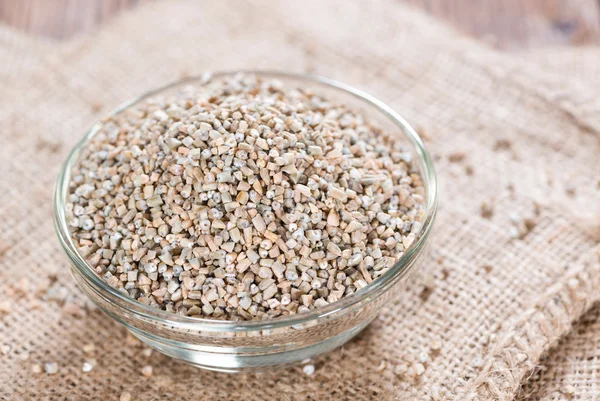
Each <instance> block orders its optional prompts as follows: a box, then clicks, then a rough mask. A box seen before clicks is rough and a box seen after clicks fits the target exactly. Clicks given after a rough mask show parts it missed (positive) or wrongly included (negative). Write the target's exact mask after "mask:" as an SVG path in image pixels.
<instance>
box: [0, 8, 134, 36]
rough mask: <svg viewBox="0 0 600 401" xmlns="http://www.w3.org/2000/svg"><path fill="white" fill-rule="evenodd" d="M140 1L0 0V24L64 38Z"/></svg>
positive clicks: (105, 19)
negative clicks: (4, 23)
mask: <svg viewBox="0 0 600 401" xmlns="http://www.w3.org/2000/svg"><path fill="white" fill-rule="evenodd" d="M139 2H140V0H0V21H3V22H6V23H7V24H9V25H12V26H15V27H17V28H20V29H23V30H24V31H27V32H31V33H33V34H37V35H41V36H47V37H51V38H56V39H64V38H68V37H71V36H73V35H74V34H76V33H79V32H84V31H89V30H90V29H92V28H94V27H96V26H97V25H99V24H101V23H103V22H106V21H107V20H108V19H109V18H111V17H112V16H114V15H115V14H117V13H118V12H120V11H123V10H126V9H128V8H131V7H133V6H134V5H136V4H137V3H139Z"/></svg>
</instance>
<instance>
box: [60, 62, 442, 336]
mask: <svg viewBox="0 0 600 401" xmlns="http://www.w3.org/2000/svg"><path fill="white" fill-rule="evenodd" d="M236 74H249V75H256V76H259V77H265V78H271V79H287V80H298V81H305V82H306V81H309V82H311V83H312V84H317V85H321V86H326V87H328V89H333V90H337V91H341V92H345V93H346V94H349V95H352V96H353V97H355V98H357V99H359V100H360V101H362V102H364V103H366V104H367V105H368V106H371V107H374V108H376V109H378V110H379V112H381V113H382V114H383V115H385V116H386V117H387V118H389V119H390V120H391V121H392V122H393V123H394V125H396V126H397V127H398V128H400V130H401V131H402V133H403V134H404V135H405V136H406V137H407V138H408V139H409V141H410V142H411V144H412V145H413V147H414V151H415V153H416V156H417V157H419V158H420V159H421V161H422V163H423V171H422V172H421V174H422V176H423V179H424V181H425V182H426V185H427V186H426V189H427V191H426V196H425V213H426V214H425V219H424V220H423V222H422V227H421V231H420V233H419V237H418V238H417V241H416V242H415V243H414V244H412V246H411V247H409V249H408V250H407V251H406V252H405V253H404V255H402V256H401V258H400V259H399V260H398V261H397V262H396V263H395V264H394V265H393V266H392V267H390V268H389V269H388V271H387V272H385V273H384V274H383V275H382V276H381V277H378V278H377V279H376V280H374V281H373V282H372V283H370V284H369V285H367V286H366V287H364V288H363V289H361V290H359V291H356V292H355V293H353V294H351V295H349V296H347V297H344V298H342V299H340V300H339V301H336V302H333V303H331V304H328V305H326V306H324V307H320V308H315V309H314V310H312V311H310V312H306V313H298V314H294V315H288V316H283V317H276V318H273V319H265V320H242V321H232V320H217V319H207V318H198V317H190V316H183V315H178V314H175V313H172V312H167V311H165V310H161V309H157V308H154V307H152V306H149V305H145V304H142V303H141V302H138V301H137V300H135V299H133V298H130V297H129V296H127V295H125V294H123V293H121V292H120V291H118V290H116V289H115V288H113V287H111V286H110V285H108V284H107V283H106V282H105V281H104V280H103V279H102V278H101V277H100V276H99V275H98V274H97V273H96V272H94V271H93V270H92V268H91V267H90V266H89V265H88V264H87V262H86V261H85V259H84V258H83V257H82V256H81V255H80V253H79V252H78V250H77V248H76V246H75V244H74V242H73V240H72V238H71V235H70V231H69V227H68V224H67V220H66V213H65V207H64V205H65V203H66V198H67V193H68V187H69V181H70V176H71V169H72V167H73V166H74V164H75V163H76V162H77V160H78V157H79V155H80V153H81V151H82V150H83V148H84V146H85V145H86V144H87V142H88V141H89V140H90V139H91V137H92V136H93V135H95V134H96V133H97V132H98V131H99V129H100V128H101V127H102V120H99V121H97V122H96V123H95V124H94V125H92V127H91V128H90V129H89V130H88V131H87V132H86V133H85V135H84V136H83V138H82V139H81V140H80V141H79V142H78V143H77V144H76V145H75V147H74V148H73V149H72V150H71V152H70V153H69V155H68V157H67V159H66V161H65V162H64V164H63V166H62V168H61V171H60V173H59V176H58V179H57V182H56V186H55V189H54V196H53V220H54V228H55V231H56V233H57V236H58V238H59V241H60V244H61V246H62V248H63V250H64V251H65V253H66V254H67V256H68V257H69V259H70V261H71V262H72V265H73V266H74V267H75V268H76V269H77V272H79V273H81V275H82V276H83V277H84V278H85V280H86V282H87V284H89V285H91V286H92V288H93V289H94V290H95V291H96V292H97V293H98V294H99V295H101V296H102V297H103V298H104V299H106V300H108V301H109V302H111V303H112V304H116V305H117V306H118V307H119V308H123V307H124V306H123V305H125V307H126V308H127V311H128V312H129V313H134V314H136V315H138V316H140V317H142V318H144V319H150V320H156V321H160V322H162V323H166V324H168V325H171V326H174V327H177V328H183V329H190V330H200V331H219V332H222V331H225V332H232V331H234V332H239V331H253V330H270V329H275V328H280V327H286V326H293V325H300V324H302V323H306V322H309V321H313V320H318V319H321V318H324V317H327V316H330V315H333V314H336V313H337V312H341V311H346V310H348V309H351V307H353V306H357V305H362V304H363V303H364V302H370V301H372V300H374V299H376V298H377V297H378V296H379V295H380V290H381V289H385V288H386V287H387V285H388V284H390V283H391V282H394V281H395V279H397V278H399V277H400V276H402V275H404V274H405V273H406V271H407V270H408V267H410V266H411V265H412V262H413V260H414V259H415V258H416V257H417V256H419V255H420V254H421V251H422V250H423V249H424V247H425V244H426V242H427V239H428V238H429V235H430V233H431V229H432V226H433V222H434V220H435V215H436V212H437V204H438V188H437V178H436V173H435V169H434V166H433V161H432V159H431V156H430V155H429V152H428V151H427V149H426V148H425V145H424V143H423V140H422V139H421V138H420V136H419V135H418V133H417V132H416V131H415V129H414V128H412V126H411V125H410V124H409V123H408V122H407V121H406V120H405V119H404V118H403V117H402V116H400V115H399V114H398V113H396V112H395V111H394V110H393V109H392V108H391V107H389V106H388V105H387V104H385V103H384V102H382V101H381V100H379V99H377V98H375V97H374V96H371V95H370V94H368V93H366V92H364V91H362V90H360V89H356V88H354V87H352V86H350V85H347V84H344V83H342V82H339V81H336V80H334V79H330V78H326V77H322V76H317V75H311V74H297V73H289V72H281V71H271V70H236V71H219V72H215V73H205V74H202V75H195V76H191V77H188V78H184V79H181V80H177V81H175V82H172V83H169V84H166V85H163V86H161V87H158V88H156V89H153V90H150V91H148V92H145V93H144V94H142V95H140V96H138V97H135V98H133V99H131V100H129V101H126V102H124V103H122V104H121V105H119V106H118V107H117V108H115V109H114V110H112V111H111V112H110V113H109V114H108V115H107V116H113V115H116V114H119V113H121V112H122V111H124V110H126V109H127V108H129V107H131V106H133V105H135V104H137V103H139V102H141V101H143V100H145V99H148V98H149V97H152V96H155V95H158V94H160V93H161V92H163V91H167V90H169V89H173V88H175V87H178V86H182V85H185V84H192V83H196V82H198V83H200V84H206V83H207V82H209V81H210V80H211V79H212V78H222V77H227V76H235V75H236Z"/></svg>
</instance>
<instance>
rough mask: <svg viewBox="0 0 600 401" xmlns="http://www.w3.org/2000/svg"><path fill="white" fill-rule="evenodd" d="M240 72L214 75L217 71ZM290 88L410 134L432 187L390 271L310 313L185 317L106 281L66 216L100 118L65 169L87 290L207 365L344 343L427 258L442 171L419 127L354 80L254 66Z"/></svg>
mask: <svg viewBox="0 0 600 401" xmlns="http://www.w3.org/2000/svg"><path fill="white" fill-rule="evenodd" d="M235 73H236V72H226V73H217V74H213V77H219V76H221V77H222V76H227V75H233V74H235ZM247 73H252V74H256V75H258V76H261V77H264V78H267V79H278V80H280V81H282V82H283V84H284V85H286V86H288V85H289V86H295V87H305V88H310V89H312V90H313V91H314V92H316V93H318V94H321V95H323V96H325V97H327V98H328V99H331V100H336V101H341V102H344V103H346V104H348V105H349V106H351V107H353V108H355V109H357V110H360V111H361V112H362V113H363V114H364V115H365V116H366V117H367V118H369V119H370V121H372V122H375V123H376V124H378V125H380V126H381V127H382V128H383V129H384V130H386V131H387V132H390V133H397V134H398V135H399V136H402V137H403V138H404V139H405V140H406V144H407V146H408V147H409V148H411V150H412V152H413V162H414V163H416V164H417V166H418V168H419V169H420V172H421V174H422V178H423V182H424V185H425V203H426V205H425V207H426V217H425V219H424V221H423V225H422V228H421V232H420V235H419V238H418V240H417V241H416V242H415V243H414V244H413V245H412V247H411V248H409V249H408V250H407V251H406V253H405V254H404V255H403V256H402V257H401V259H400V260H399V261H398V263H396V264H395V265H394V266H393V267H392V268H390V269H389V270H388V271H387V272H386V273H385V274H384V275H382V276H381V277H379V278H378V279H377V280H375V281H373V283H371V284H369V285H368V286H367V287H365V288H363V289H362V290H360V291H358V292H356V293H354V294H352V295H350V296H348V297H345V298H342V299H341V300H340V301H338V302H335V303H332V304H329V305H327V306H325V307H323V308H318V309H316V310H313V311H311V312H310V313H302V314H296V315H292V316H286V317H281V318H275V319H272V320H264V321H241V322H233V321H222V320H212V319H201V318H196V317H187V316H179V315H176V314H173V313H169V312H166V311H162V310H158V309H155V308H152V307H150V306H147V305H144V304H142V303H139V302H137V301H135V300H134V299H131V298H129V297H127V296H126V295H124V294H122V293H120V292H118V291H117V290H115V289H114V288H112V287H111V286H109V285H108V284H106V283H105V282H104V281H103V280H102V279H101V278H100V277H99V276H98V275H96V273H95V272H94V271H93V270H92V269H91V268H90V266H89V265H88V264H87V263H86V261H85V259H84V258H83V257H82V256H81V255H80V254H79V252H78V251H77V248H76V247H75V244H74V243H73V241H72V239H71V236H70V233H69V228H68V225H67V221H66V217H65V202H66V198H67V191H68V183H69V180H70V175H71V169H72V167H73V166H74V165H75V164H76V163H77V161H78V158H79V157H80V153H81V150H82V148H84V147H85V146H86V143H87V142H88V141H89V140H90V138H91V137H92V136H93V135H94V134H95V133H96V132H98V130H99V129H100V128H101V126H102V123H101V122H98V123H96V124H95V125H94V126H93V127H92V128H91V129H90V130H89V131H88V132H87V133H86V134H85V136H84V138H83V139H82V140H81V142H79V143H78V144H77V146H75V148H74V149H73V151H72V152H71V154H70V155H69V157H68V159H67V161H66V162H65V164H64V167H63V168H62V171H61V172H60V175H59V177H58V182H57V184H56V189H55V194H54V205H53V206H54V225H55V228H56V232H57V234H58V237H59V239H60V243H61V245H62V247H63V249H64V251H65V253H66V254H67V256H68V257H69V261H70V268H71V274H72V275H73V277H74V278H75V280H76V281H77V284H78V285H79V287H80V288H81V289H82V290H83V292H84V293H85V294H86V295H87V296H88V297H89V298H90V299H91V300H92V301H93V302H94V303H95V304H96V305H98V307H100V309H102V310H103V311H104V312H106V314H108V315H109V316H110V317H112V318H113V319H115V320H116V321H117V322H119V323H121V324H123V325H124V326H125V327H127V329H129V330H130V331H131V332H132V333H133V334H134V335H135V336H136V337H138V338H139V339H140V340H142V341H143V342H145V343H146V344H148V345H149V346H151V347H153V348H155V349H157V350H158V351H160V352H162V353H164V354H166V355H169V356H172V357H174V358H177V359H181V360H183V361H186V362H188V363H191V364H193V365H196V366H198V367H201V368H206V369H212V370H218V371H226V372H237V371H243V370H248V369H257V368H262V367H266V366H270V365H278V364H289V363H294V362H298V361H302V360H304V359H306V358H310V357H313V356H316V355H318V354H321V353H324V352H327V351H330V350H332V349H334V348H336V347H339V346H341V345H342V344H344V343H345V342H347V341H348V340H350V339H351V338H352V337H354V336H355V335H356V334H358V333H359V332H360V331H361V330H362V329H364V328H365V327H366V326H367V325H368V324H369V323H370V322H371V321H372V320H373V319H374V318H375V316H376V315H377V313H378V312H379V310H380V309H381V308H382V307H383V306H384V305H386V304H387V303H388V302H389V301H390V299H391V298H392V297H394V296H395V295H397V294H398V292H399V291H401V290H402V288H403V287H404V285H405V284H406V282H407V280H408V277H409V276H410V274H411V273H412V272H413V271H414V270H415V269H416V267H417V264H418V262H419V259H420V257H421V256H422V254H423V252H424V250H425V248H426V245H427V242H428V240H429V234H430V232H431V228H432V225H433V221H434V218H435V213H436V207H437V190H436V177H435V172H434V168H433V165H432V161H431V158H430V156H429V154H428V153H427V151H426V149H425V147H424V145H423V142H422V141H421V139H420V138H419V136H418V135H417V133H416V132H415V130H414V129H413V128H412V127H411V126H410V125H409V124H408V123H407V122H406V121H405V120H404V119H403V118H402V117H400V116H399V115H398V114H396V113H395V112H394V111H393V110H392V109H391V108H390V107H388V106H386V105H385V104H384V103H382V102H381V101H379V100H377V99H375V98H374V97H372V96H370V95H368V94H366V93H364V92H362V91H360V90H357V89H354V88H352V87H350V86H348V85H345V84H342V83H339V82H335V81H332V80H330V79H326V78H321V77H311V76H306V75H294V74H288V73H279V72H260V71H248V72H247ZM205 80H206V77H196V78H190V79H186V80H184V81H180V82H177V83H174V84H171V85H168V86H165V87H162V88H160V89H157V90H154V91H151V92H148V93H146V94H145V95H143V96H141V97H139V98H137V99H134V100H132V101H130V102H127V103H125V104H124V105H122V106H121V107H119V108H118V109H116V110H115V111H113V114H118V113H120V112H122V111H123V110H124V109H126V108H128V107H130V106H132V105H134V104H136V103H138V102H140V101H142V100H144V99H146V98H148V97H152V96H153V95H157V94H168V93H175V92H177V91H178V89H181V88H182V87H184V86H186V85H202V83H203V82H205Z"/></svg>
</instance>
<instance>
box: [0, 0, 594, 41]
mask: <svg viewBox="0 0 600 401" xmlns="http://www.w3.org/2000/svg"><path fill="white" fill-rule="evenodd" d="M390 1H403V2H406V3H410V4H412V5H414V6H416V7H418V8H422V9H424V10H426V11H427V12H429V13H431V14H433V15H435V16H437V17H439V18H441V19H444V20H446V21H448V22H450V23H451V24H453V25H454V26H455V27H457V28H458V29H459V30H461V31H463V32H465V33H467V34H470V35H472V36H474V37H477V38H480V39H484V40H486V41H488V42H490V43H492V44H494V45H495V46H497V47H498V48H501V49H506V50H523V49H531V48H539V47H544V46H557V45H558V46H567V45H569V46H573V45H584V44H588V45H589V44H591V45H597V44H600V0H390ZM140 2H141V0H0V21H2V22H4V23H7V24H9V25H12V26H15V27H18V28H20V29H22V30H25V31H28V32H31V33H33V34H36V35H42V36H46V37H51V38H55V39H65V38H69V37H72V36H74V35H76V34H77V33H79V32H83V31H89V30H93V29H94V28H95V27H97V26H98V25H99V24H101V23H103V22H105V21H107V20H109V19H110V18H112V17H113V16H115V15H117V14H118V13H119V12H122V11H123V10H126V9H130V8H133V7H135V6H136V5H138V4H139V3H140Z"/></svg>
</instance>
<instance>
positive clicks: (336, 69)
mask: <svg viewBox="0 0 600 401" xmlns="http://www.w3.org/2000/svg"><path fill="white" fill-rule="evenodd" d="M597 53H598V52H597V50H594V49H577V50H569V51H565V50H561V51H556V52H555V53H552V52H551V51H548V52H546V53H537V54H532V55H529V56H511V55H506V54H502V53H498V52H496V51H494V50H492V49H490V48H488V47H486V46H485V45H482V44H479V43H477V42H475V41H472V40H470V39H467V38H464V37H462V36H460V35H459V34H457V33H455V32H454V31H452V30H451V29H449V28H447V27H445V26H444V25H442V24H440V23H439V22H437V21H435V20H433V19H431V18H429V17H427V16H425V15H423V14H421V13H419V12H417V11H415V10H412V9H410V8H407V7H406V6H404V5H402V4H400V3H399V2H395V1H375V2H360V1H308V2H267V1H258V0H257V1H229V2H210V3H209V2H202V3H200V2H192V1H171V2H152V3H147V4H144V5H142V6H140V7H139V8H136V9H135V10H133V11H131V12H128V13H126V14H125V15H122V16H120V17H118V18H116V19H115V20H114V21H113V22H111V23H109V24H108V25H107V26H105V27H103V28H102V29H101V30H100V31H98V32H95V33H93V34H89V35H86V36H82V37H78V38H75V39H73V40H70V41H67V42H51V41H46V40H42V39H36V38H32V37H29V36H26V35H24V34H20V33H17V32H16V31H14V30H12V29H10V28H8V27H5V26H0V60H2V63H0V84H1V87H2V92H1V95H0V127H2V128H1V130H0V160H1V162H0V176H1V177H2V178H1V180H0V217H1V219H2V220H1V221H2V222H3V228H4V229H3V230H2V231H0V294H2V295H3V296H2V299H0V302H2V303H1V306H2V307H1V308H0V343H2V344H3V345H5V347H3V350H4V351H6V352H5V354H0V383H1V385H0V399H1V400H118V399H119V395H120V394H121V393H123V392H129V393H131V394H132V397H133V398H132V399H133V400H136V401H137V400H157V399H160V400H163V399H164V400H167V399H177V400H209V399H210V400H211V399H219V400H221V399H223V400H246V399H247V400H254V399H257V400H258V399H260V400H263V399H264V400H281V399H283V400H290V401H292V400H371V399H376V400H460V401H468V400H513V399H515V398H517V399H534V400H550V399H551V400H569V399H579V400H594V399H598V397H599V394H600V372H599V370H600V311H599V309H598V308H595V309H594V308H593V306H594V304H595V303H596V302H597V301H598V300H599V298H600V291H599V290H598V289H599V288H600V255H599V248H598V243H599V241H600V157H599V156H598V155H599V154H600V101H599V100H598V96H597V94H598V89H600V71H599V70H598V69H597V68H596V67H595V66H594V64H593V63H594V62H596V61H597V60H598V58H597V57H594V55H597ZM253 68H256V69H277V70H284V71H294V72H309V73H313V74H319V75H323V76H328V77H331V78H335V79H337V80H339V81H343V82H345V83H348V84H351V85H353V86H356V87H359V88H361V89H363V90H366V91H367V92H369V93H371V94H373V95H375V96H376V97H378V98H380V99H382V100H383V101H385V102H386V103H388V104H389V105H390V106H392V107H393V108H394V109H396V110H397V111H398V112H399V113H400V114H402V115H403V116H404V117H406V118H407V120H408V121H409V122H410V123H412V124H413V125H414V126H415V127H416V128H417V129H418V130H419V132H420V133H421V134H422V136H423V138H424V139H425V141H426V145H427V147H428V149H429V150H430V152H431V153H432V155H433V156H434V159H435V165H436V169H437V172H438V176H439V182H440V208H439V214H438V218H437V221H436V227H435V233H434V237H433V239H432V241H433V242H432V247H431V252H430V255H429V256H428V257H427V259H426V260H425V261H424V264H423V268H422V269H421V270H420V271H419V272H418V273H417V274H416V275H415V277H414V278H413V280H412V282H411V284H410V285H409V287H408V288H407V289H406V290H405V291H403V292H402V293H401V294H399V295H398V299H397V300H396V301H395V302H394V303H392V304H390V305H388V306H386V308H385V309H384V311H383V313H381V315H380V316H379V317H378V318H377V319H376V320H375V321H374V322H373V323H372V324H371V325H370V326H369V327H368V328H367V329H366V330H365V331H364V332H363V333H362V334H361V335H359V336H358V337H357V338H356V339H354V340H353V341H351V342H350V343H348V344H347V345H345V346H344V347H343V348H342V349H339V350H336V351H334V352H332V353H330V354H328V355H326V356H323V357H320V358H318V359H317V360H315V361H314V363H315V366H316V371H315V373H314V374H313V375H310V376H308V375H305V374H304V373H303V371H302V368H301V367H288V368H284V369H278V370H275V371H269V372H264V373H256V374H243V375H226V374H221V373H213V372H207V371H201V370H198V369H196V368H193V367H190V366H188V365H185V364H183V363H181V362H177V361H174V360H172V359H169V358H167V357H165V356H161V355H158V354H157V353H156V352H154V353H152V354H151V355H150V356H148V354H147V353H146V352H144V347H143V345H142V344H141V343H139V342H138V341H137V340H134V339H133V338H132V337H131V336H129V335H128V334H127V332H126V330H125V329H123V328H122V327H120V326H119V325H118V324H116V323H114V322H113V321H111V320H110V319H109V318H108V317H106V316H105V315H103V314H102V313H101V312H100V311H98V310H97V309H95V308H93V307H92V305H89V303H88V302H87V301H86V299H85V298H84V296H83V295H82V294H81V293H80V292H79V290H78V289H77V288H76V286H75V284H74V281H73V280H72V279H71V277H70V276H69V273H68V269H67V260H66V257H65V256H64V255H63V253H62V251H61V250H60V247H59V245H58V241H57V239H56V238H55V235H54V232H53V227H52V210H51V197H52V191H53V186H54V183H55V180H56V177H57V174H58V171H59V168H60V166H61V163H62V162H63V160H64V159H65V157H66V155H67V153H68V152H69V150H70V149H71V147H72V146H73V145H74V144H75V143H76V142H77V141H78V140H79V139H80V138H81V136H82V135H83V133H84V132H85V130H86V129H87V128H88V127H90V126H91V125H92V123H93V122H94V121H95V120H97V119H98V118H100V117H101V116H102V115H104V114H106V113H107V112H108V111H109V110H111V109H112V108H114V107H116V106H117V105H118V104H120V103H122V102H123V101H125V100H127V99H130V98H133V97H135V96H137V95H139V94H141V93H143V92H145V91H147V90H148V89H151V88H155V87H158V86H161V85H163V84H165V83H167V82H171V81H175V80H177V79H180V78H182V77H185V76H189V75H195V74H200V73H202V72H204V71H216V70H237V69H253ZM483 203H485V204H486V205H491V207H492V212H491V213H482V204H483ZM573 324H575V326H573ZM87 344H94V345H95V348H96V351H95V352H94V353H92V354H86V353H84V350H83V348H84V346H85V345H87ZM89 358H94V359H96V361H97V364H96V366H95V367H94V369H93V370H92V371H91V372H89V373H83V372H82V364H83V362H84V361H85V360H86V359H89ZM46 362H56V363H57V364H58V372H57V373H56V374H54V375H48V374H46V373H43V372H42V373H33V372H32V366H33V365H35V364H40V365H42V366H43V364H44V363H46ZM148 364H151V365H152V366H153V367H154V375H153V376H152V377H151V378H146V377H144V376H143V375H142V374H141V373H140V369H141V368H142V367H143V366H145V365H148ZM421 368H422V369H421Z"/></svg>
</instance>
